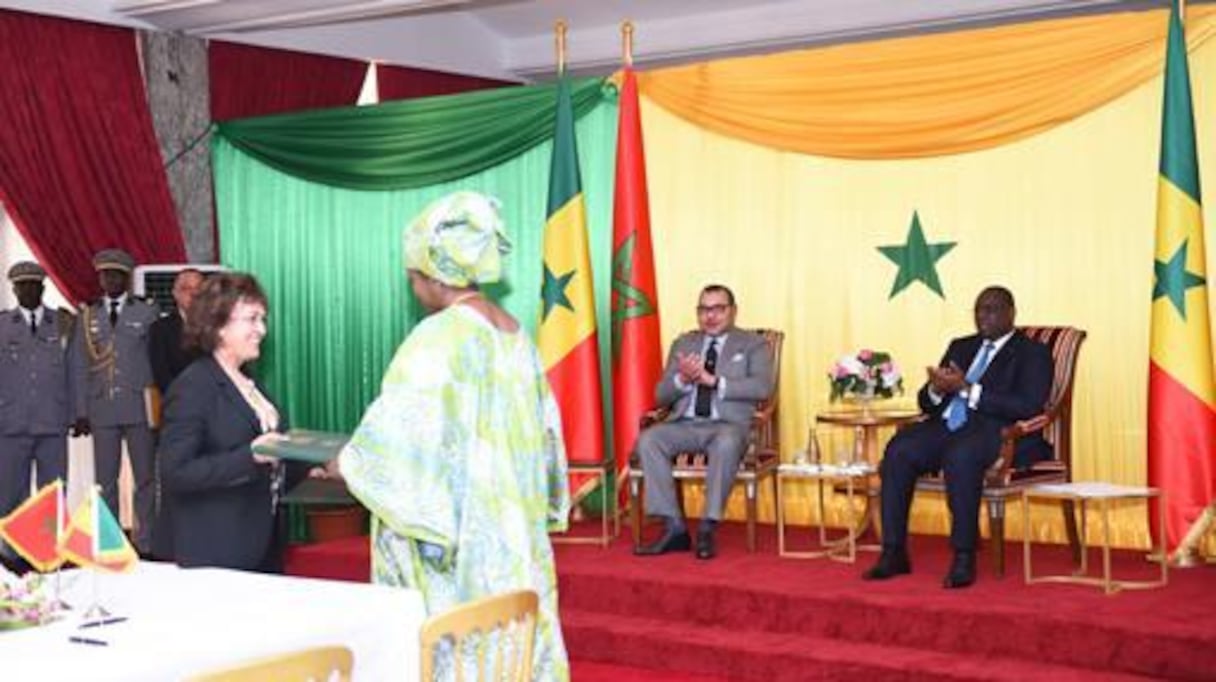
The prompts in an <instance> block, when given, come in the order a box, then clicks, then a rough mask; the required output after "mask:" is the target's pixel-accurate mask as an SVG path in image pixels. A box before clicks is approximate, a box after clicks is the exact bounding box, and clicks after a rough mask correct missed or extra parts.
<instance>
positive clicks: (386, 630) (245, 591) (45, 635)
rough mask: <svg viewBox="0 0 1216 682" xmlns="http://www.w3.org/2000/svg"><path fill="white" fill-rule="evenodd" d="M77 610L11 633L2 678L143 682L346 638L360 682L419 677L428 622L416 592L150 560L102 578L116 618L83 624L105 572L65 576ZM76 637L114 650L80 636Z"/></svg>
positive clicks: (2, 649)
mask: <svg viewBox="0 0 1216 682" xmlns="http://www.w3.org/2000/svg"><path fill="white" fill-rule="evenodd" d="M63 587H64V590H63V593H64V600H65V601H66V602H67V603H68V604H70V605H72V606H73V607H75V608H74V610H73V611H71V612H69V614H70V615H69V616H68V617H66V618H65V619H63V620H61V621H58V622H55V623H52V624H49V625H45V626H43V627H39V628H33V629H29V630H21V631H16V632H0V679H3V680H5V681H6V682H9V681H11V682H18V681H19V680H64V681H68V680H89V681H90V682H101V681H102V680H113V681H115V682H119V681H121V682H137V681H141V680H157V681H160V680H179V679H181V678H183V677H185V676H187V675H191V674H197V673H199V672H203V671H207V670H211V669H214V668H217V667H223V666H225V665H228V664H232V663H238V662H241V661H244V660H247V659H250V658H257V657H261V656H266V655H270V654H276V653H283V652H288V651H294V650H298V649H303V648H307V647H312V646H320V645H332V644H341V645H345V646H348V647H350V648H351V650H352V651H354V654H355V670H354V679H355V680H356V682H359V681H366V682H382V681H384V680H407V681H413V680H417V679H418V633H419V629H420V628H421V626H422V622H423V620H424V618H425V614H424V610H423V603H422V597H421V595H420V594H418V593H417V592H414V591H412V590H403V589H397V588H389V587H383V586H378V585H366V584H358V583H346V582H337V581H329V580H312V579H307V578H290V577H284V576H268V575H259V574H254V573H244V572H241V571H230V570H224V569H214V568H205V569H181V568H177V567H176V566H172V565H169V564H157V563H151V562H142V563H140V564H139V566H138V567H137V568H136V570H135V571H134V572H132V573H130V574H126V575H106V574H102V575H100V576H98V577H97V579H96V590H97V596H98V598H99V601H100V602H101V603H102V605H104V606H105V607H106V608H107V609H108V610H109V611H111V612H112V613H113V615H115V616H126V617H127V618H128V620H127V621H126V622H123V623H119V624H116V625H109V626H105V627H100V628H90V629H86V630H77V629H76V628H77V626H78V625H79V622H80V621H79V619H80V616H79V614H80V612H81V611H83V610H84V609H86V608H87V607H88V606H89V604H91V603H92V602H93V600H94V596H93V590H94V578H93V576H92V574H90V573H88V572H85V571H71V572H66V573H64V575H63ZM72 635H81V636H87V637H89V638H95V639H99V640H103V641H106V642H107V643H108V646H92V645H88V644H78V643H72V642H70V641H69V640H68V638H69V637H70V636H72Z"/></svg>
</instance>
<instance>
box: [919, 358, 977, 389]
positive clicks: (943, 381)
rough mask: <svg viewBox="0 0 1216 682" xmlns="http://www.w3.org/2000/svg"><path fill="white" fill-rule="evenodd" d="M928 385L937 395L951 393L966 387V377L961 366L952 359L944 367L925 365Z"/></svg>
mask: <svg viewBox="0 0 1216 682" xmlns="http://www.w3.org/2000/svg"><path fill="white" fill-rule="evenodd" d="M925 371H926V372H927V373H928V377H929V386H930V387H931V388H932V389H933V392H934V393H936V394H938V395H953V394H955V393H958V392H959V391H961V390H963V389H964V388H967V385H968V384H967V378H966V375H965V374H964V373H963V370H962V368H961V367H959V366H958V365H957V364H955V363H954V362H953V361H951V362H950V364H949V365H947V366H945V367H926V368H925Z"/></svg>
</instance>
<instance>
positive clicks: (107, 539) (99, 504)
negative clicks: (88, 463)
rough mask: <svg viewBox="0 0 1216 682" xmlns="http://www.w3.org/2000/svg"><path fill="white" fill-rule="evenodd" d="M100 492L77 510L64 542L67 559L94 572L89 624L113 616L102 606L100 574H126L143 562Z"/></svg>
mask: <svg viewBox="0 0 1216 682" xmlns="http://www.w3.org/2000/svg"><path fill="white" fill-rule="evenodd" d="M100 491H101V489H100V488H98V487H97V486H93V489H92V490H90V491H89V493H88V495H86V496H85V499H84V500H82V501H81V503H80V505H79V506H77V507H76V511H75V512H73V513H72V520H71V522H70V523H69V524H68V527H67V531H66V532H65V533H64V536H63V539H62V540H61V541H60V550H61V551H62V553H63V556H64V557H65V558H67V559H70V560H72V561H74V562H76V564H77V565H79V566H80V567H81V568H88V569H92V571H93V578H92V580H93V599H92V602H93V603H92V605H91V606H89V608H88V609H86V610H85V612H84V614H83V615H82V619H83V620H84V621H85V622H91V621H100V620H103V619H105V618H109V617H110V612H109V611H107V610H106V608H105V607H104V606H102V604H101V595H100V586H99V583H98V577H97V574H98V572H101V571H105V572H107V573H126V572H128V571H131V570H132V569H134V568H135V565H136V564H137V563H138V562H139V555H138V554H136V553H135V550H134V549H133V548H132V547H131V544H130V543H129V542H128V541H127V536H126V535H125V534H124V533H123V532H122V526H120V525H119V524H118V519H115V518H114V513H113V512H111V511H110V508H109V506H107V505H106V503H105V501H104V500H102V499H101V492H100Z"/></svg>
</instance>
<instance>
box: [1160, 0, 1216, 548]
mask: <svg viewBox="0 0 1216 682" xmlns="http://www.w3.org/2000/svg"><path fill="white" fill-rule="evenodd" d="M1205 254H1206V251H1205V249H1204V243H1203V215H1202V212H1201V207H1200V193H1199V162H1198V157H1197V155H1196V153H1195V118H1194V115H1193V113H1192V110H1191V84H1190V74H1189V69H1188V67H1187V56H1186V40H1185V38H1184V37H1183V28H1182V20H1181V18H1180V16H1179V12H1178V6H1177V4H1176V3H1175V5H1174V7H1173V9H1172V10H1171V12H1170V27H1169V38H1168V42H1167V48H1166V57H1165V105H1164V108H1163V112H1162V122H1161V176H1160V178H1158V182H1157V237H1156V247H1155V253H1154V256H1153V274H1154V283H1153V302H1152V332H1151V335H1150V344H1149V387H1148V480H1149V484H1150V485H1152V486H1156V487H1159V488H1161V490H1162V491H1163V492H1164V493H1165V495H1166V513H1165V530H1166V546H1167V548H1168V549H1169V550H1170V551H1173V550H1175V549H1177V547H1178V544H1179V543H1180V542H1181V541H1182V538H1183V537H1184V536H1185V535H1186V533H1187V530H1188V529H1189V528H1190V526H1191V525H1192V524H1193V523H1195V521H1196V520H1197V519H1198V518H1199V517H1200V516H1201V515H1202V514H1203V512H1204V510H1205V509H1206V508H1207V506H1208V505H1210V504H1212V500H1213V496H1214V493H1216V389H1214V387H1213V375H1212V338H1211V331H1210V328H1209V326H1208V293H1207V281H1206V272H1207V269H1206V267H1205V264H1204V258H1205ZM1149 519H1150V525H1151V526H1152V528H1153V537H1154V538H1155V537H1157V525H1158V524H1157V515H1156V513H1155V510H1150V513H1149Z"/></svg>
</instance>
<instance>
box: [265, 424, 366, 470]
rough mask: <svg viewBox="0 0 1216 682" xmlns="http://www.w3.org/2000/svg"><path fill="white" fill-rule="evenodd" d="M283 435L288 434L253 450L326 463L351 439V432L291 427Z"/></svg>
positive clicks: (281, 456) (315, 462)
mask: <svg viewBox="0 0 1216 682" xmlns="http://www.w3.org/2000/svg"><path fill="white" fill-rule="evenodd" d="M283 435H284V436H286V438H284V439H283V440H280V441H277V442H269V443H261V444H259V445H255V446H254V447H253V451H254V452H256V453H257V454H259V455H267V456H269V457H278V458H279V459H293V460H297V461H300V462H310V463H312V464H324V463H326V462H328V461H329V460H331V459H333V458H335V457H337V456H338V453H339V452H341V451H342V448H343V447H345V446H346V442H347V441H349V440H350V435H349V434H345V433H335V432H331V431H309V430H307V429H291V430H290V431H288V432H287V433H285V434H283Z"/></svg>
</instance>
